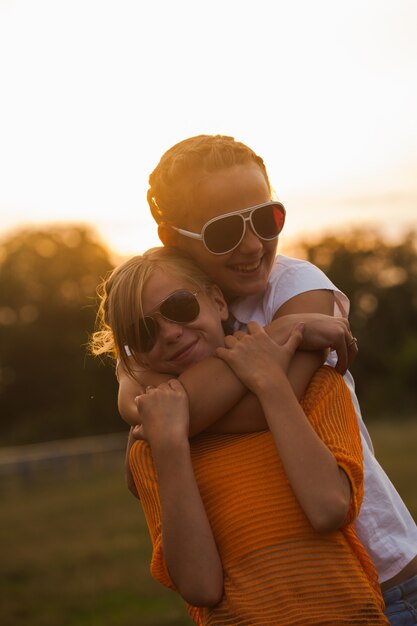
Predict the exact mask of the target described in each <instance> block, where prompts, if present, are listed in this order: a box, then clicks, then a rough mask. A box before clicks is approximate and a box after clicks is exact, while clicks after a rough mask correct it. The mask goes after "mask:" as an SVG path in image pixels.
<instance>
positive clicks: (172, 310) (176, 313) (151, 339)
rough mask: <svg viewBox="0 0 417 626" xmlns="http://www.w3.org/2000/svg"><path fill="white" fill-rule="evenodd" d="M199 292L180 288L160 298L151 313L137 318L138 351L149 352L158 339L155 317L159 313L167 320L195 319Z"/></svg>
mask: <svg viewBox="0 0 417 626" xmlns="http://www.w3.org/2000/svg"><path fill="white" fill-rule="evenodd" d="M198 293H199V292H198V291H195V292H194V293H193V292H191V291H187V290H186V289H180V290H178V291H174V293H172V294H171V295H170V296H168V297H167V298H165V300H162V302H161V304H160V305H159V306H158V309H157V310H156V311H155V312H154V313H153V314H152V315H145V316H144V317H141V318H140V319H139V327H138V333H139V334H138V336H137V339H138V341H137V342H135V343H136V344H137V346H138V349H139V352H150V351H151V350H152V348H153V347H154V346H155V343H156V341H157V339H158V332H159V326H158V322H157V321H156V319H155V317H156V316H158V315H160V316H161V317H163V318H164V319H165V320H168V322H174V323H175V324H188V323H189V322H193V321H194V320H196V319H197V317H198V316H199V314H200V305H199V303H198V300H197V294H198Z"/></svg>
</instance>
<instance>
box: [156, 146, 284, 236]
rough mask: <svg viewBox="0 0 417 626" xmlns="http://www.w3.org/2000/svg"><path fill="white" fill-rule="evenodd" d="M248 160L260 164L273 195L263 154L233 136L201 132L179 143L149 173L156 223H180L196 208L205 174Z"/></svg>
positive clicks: (249, 162)
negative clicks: (198, 190)
mask: <svg viewBox="0 0 417 626" xmlns="http://www.w3.org/2000/svg"><path fill="white" fill-rule="evenodd" d="M247 164H255V165H257V166H258V167H259V168H260V170H261V171H262V174H263V175H264V177H265V181H266V183H267V185H268V189H269V190H270V192H271V196H272V189H271V185H270V182H269V178H268V174H267V171H266V167H265V164H264V162H263V160H262V158H261V157H260V156H258V155H257V154H256V153H255V152H254V151H253V150H251V148H249V147H248V146H246V145H245V144H244V143H241V142H239V141H236V140H235V139H234V138H233V137H228V136H226V135H197V136H196V137H190V138H189V139H184V141H180V142H179V143H177V144H175V145H174V146H173V147H172V148H170V149H169V150H167V152H165V154H163V156H162V158H161V160H160V161H159V163H158V165H157V166H156V168H155V169H154V171H153V172H152V174H151V175H150V176H149V189H148V194H147V199H148V204H149V207H150V210H151V213H152V216H153V218H154V219H155V221H156V223H157V224H161V223H162V222H167V223H168V224H174V225H178V223H179V221H181V220H182V219H183V218H186V217H187V214H188V213H190V212H192V211H193V210H195V204H194V202H195V197H194V195H195V192H196V191H197V189H198V185H199V183H200V182H201V180H202V179H203V178H204V177H205V175H207V174H210V173H212V172H218V171H219V170H222V169H225V168H230V167H233V166H235V165H247Z"/></svg>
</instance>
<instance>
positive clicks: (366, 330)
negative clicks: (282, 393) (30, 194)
mask: <svg viewBox="0 0 417 626" xmlns="http://www.w3.org/2000/svg"><path fill="white" fill-rule="evenodd" d="M291 254H293V255H294V256H298V257H300V258H306V259H308V260H310V261H311V262H312V263H314V264H316V265H318V266H319V267H321V268H322V269H323V270H324V272H325V273H326V274H327V275H328V276H329V278H330V279H331V280H332V281H333V282H334V283H335V284H336V285H337V286H338V287H339V288H340V289H341V290H342V291H344V292H345V293H346V294H347V295H348V296H349V298H350V300H351V303H352V307H351V313H350V320H351V326H352V330H353V332H354V334H355V335H356V337H357V338H358V341H359V347H360V352H359V357H358V358H357V360H356V362H355V363H354V365H353V367H352V372H353V374H354V377H355V380H356V385H357V391H358V396H359V399H360V402H361V405H362V409H363V413H364V416H365V419H366V420H368V419H372V418H377V417H379V418H381V417H385V416H395V417H398V416H404V417H407V416H410V415H412V414H413V413H415V409H416V406H417V385H416V381H417V236H416V233H413V232H410V233H409V234H407V235H406V236H404V238H403V239H402V240H401V241H400V242H396V243H390V242H388V241H387V240H385V239H384V238H383V237H382V236H380V235H378V234H376V233H375V232H371V231H369V230H362V231H361V230H357V231H350V232H349V233H348V234H345V233H339V234H336V235H333V236H327V235H325V236H322V237H321V238H320V239H317V240H315V241H309V242H306V241H304V242H299V243H298V244H297V246H296V247H294V249H293V250H292V251H291ZM113 266H114V258H113V257H112V255H111V253H110V251H109V250H108V249H107V248H106V246H105V245H104V244H103V243H101V242H100V241H99V240H98V239H97V236H96V234H95V232H94V231H93V230H91V229H89V228H87V227H84V226H71V227H69V226H68V227H63V226H61V227H50V228H47V229H29V230H28V229H26V230H21V231H18V232H15V233H14V234H12V235H10V236H9V237H8V238H6V239H4V240H3V241H2V242H1V243H0V415H1V428H0V445H8V444H20V443H35V442H38V441H44V440H52V439H60V438H67V437H73V436H77V437H78V436H82V435H91V434H99V433H108V432H114V431H120V430H123V428H124V426H123V422H122V421H121V419H120V417H119V415H118V412H117V401H116V395H117V383H116V380H115V376H114V368H113V367H111V366H109V364H108V363H103V362H100V360H97V359H93V358H92V357H91V356H89V355H88V354H87V352H86V343H87V340H88V335H89V333H90V332H91V331H92V329H93V325H94V318H95V313H96V287H97V284H98V283H99V282H100V281H101V279H102V278H104V276H105V275H106V273H107V272H108V271H109V270H110V269H111V268H112V267H113Z"/></svg>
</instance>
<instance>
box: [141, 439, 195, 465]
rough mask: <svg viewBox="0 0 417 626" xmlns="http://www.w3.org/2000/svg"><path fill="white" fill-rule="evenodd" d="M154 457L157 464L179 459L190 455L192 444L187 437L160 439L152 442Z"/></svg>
mask: <svg viewBox="0 0 417 626" xmlns="http://www.w3.org/2000/svg"><path fill="white" fill-rule="evenodd" d="M149 445H150V447H151V450H152V456H153V457H154V460H155V462H157V461H158V460H164V459H166V458H175V459H177V460H178V459H179V458H181V457H183V456H189V455H190V442H189V440H188V438H187V437H178V438H172V437H171V438H170V437H163V438H161V437H158V439H156V440H155V441H150V442H149Z"/></svg>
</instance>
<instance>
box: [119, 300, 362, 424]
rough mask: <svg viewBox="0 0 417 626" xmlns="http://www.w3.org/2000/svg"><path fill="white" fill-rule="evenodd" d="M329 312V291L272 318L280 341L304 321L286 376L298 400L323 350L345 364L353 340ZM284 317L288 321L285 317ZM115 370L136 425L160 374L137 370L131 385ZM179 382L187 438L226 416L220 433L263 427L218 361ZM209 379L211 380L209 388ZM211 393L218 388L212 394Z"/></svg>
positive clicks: (254, 406) (122, 406) (125, 413)
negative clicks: (144, 396) (138, 400)
mask: <svg viewBox="0 0 417 626" xmlns="http://www.w3.org/2000/svg"><path fill="white" fill-rule="evenodd" d="M297 309H300V311H297ZM332 312H333V294H332V292H331V291H327V290H321V291H311V292H307V293H306V294H301V295H300V296H297V297H296V298H292V299H291V300H290V301H289V302H288V303H286V304H285V305H284V306H283V307H281V309H280V311H279V312H278V314H277V316H276V319H275V320H274V321H273V322H272V323H271V324H270V325H269V326H268V327H267V330H268V332H270V333H271V334H272V336H273V337H274V339H278V340H284V339H285V338H286V337H287V336H288V333H289V331H290V328H291V327H292V326H293V325H294V322H295V319H296V318H295V316H294V314H298V315H299V316H300V318H301V319H304V318H305V320H306V328H305V336H304V338H303V343H302V345H301V348H304V347H305V348H306V350H308V352H307V351H306V352H302V353H300V354H297V355H296V357H295V359H294V363H293V365H292V367H291V370H290V371H289V375H288V377H289V380H290V382H291V384H292V385H293V386H294V389H295V392H296V395H297V397H298V398H300V397H301V396H302V394H303V392H304V390H305V388H306V386H307V385H308V382H309V381H310V379H311V376H312V374H313V373H314V371H315V370H316V369H317V368H318V367H319V366H320V365H321V364H322V363H323V361H324V358H325V355H324V351H323V349H324V348H326V347H328V346H332V347H334V348H336V349H338V353H339V356H340V355H342V354H344V355H345V357H344V360H345V361H346V355H347V348H346V346H347V343H348V342H349V338H350V336H351V335H350V330H349V326H348V324H347V323H346V322H345V321H343V320H340V319H335V318H332V317H328V315H330V314H331V313H332ZM312 313H314V314H315V315H313V314H312ZM317 313H318V315H317ZM288 314H290V317H286V316H287V315H288ZM291 316H293V317H291ZM314 350H315V352H314ZM119 369H120V371H119V381H120V387H119V411H120V413H121V415H122V417H123V418H124V419H125V421H127V422H128V423H130V424H136V423H139V421H140V420H139V419H138V414H137V409H136V404H135V401H134V398H135V396H137V395H139V394H140V393H142V391H143V387H144V386H146V385H149V384H154V385H157V384H159V382H161V380H163V379H164V375H161V374H158V373H155V372H151V371H143V370H142V371H138V373H137V376H136V378H137V380H136V381H133V380H132V379H131V378H130V377H128V376H127V373H126V372H124V370H123V368H122V367H120V368H119ZM127 378H129V380H127ZM165 379H166V375H165ZM179 379H180V381H181V383H182V384H183V386H184V388H185V390H186V391H187V394H188V397H189V401H190V417H191V423H190V434H191V435H194V434H197V433H199V432H201V431H202V430H205V429H206V428H207V427H209V426H210V425H212V424H214V422H217V420H220V418H222V417H223V416H225V415H226V414H228V416H227V421H226V422H224V423H223V424H222V423H221V422H217V424H216V426H215V428H216V429H217V430H218V431H219V430H221V429H222V428H223V429H224V430H223V432H243V431H244V430H246V428H245V424H247V425H248V426H249V424H250V423H252V424H253V427H252V430H259V429H260V428H262V427H265V423H264V422H262V419H263V418H262V414H261V412H260V410H259V404H258V403H257V401H254V400H253V398H252V399H250V398H245V400H244V403H243V404H238V403H239V401H240V400H242V398H244V396H245V394H246V395H247V389H246V388H245V386H244V385H243V384H242V383H241V382H240V381H239V379H238V378H237V377H236V376H235V374H234V373H233V372H232V371H231V369H230V368H229V367H228V366H227V365H226V364H225V363H223V362H222V361H221V360H220V359H217V358H215V357H210V358H208V359H205V360H204V361H202V362H200V363H198V364H196V365H194V366H193V367H191V368H189V369H188V370H187V371H186V372H184V373H183V374H181V376H180V377H179ZM207 381H210V384H209V385H208V384H207ZM213 389H215V390H216V393H215V394H214V393H213ZM234 407H235V408H234ZM254 420H255V421H254ZM262 424H263V426H262ZM242 427H243V431H242Z"/></svg>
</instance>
